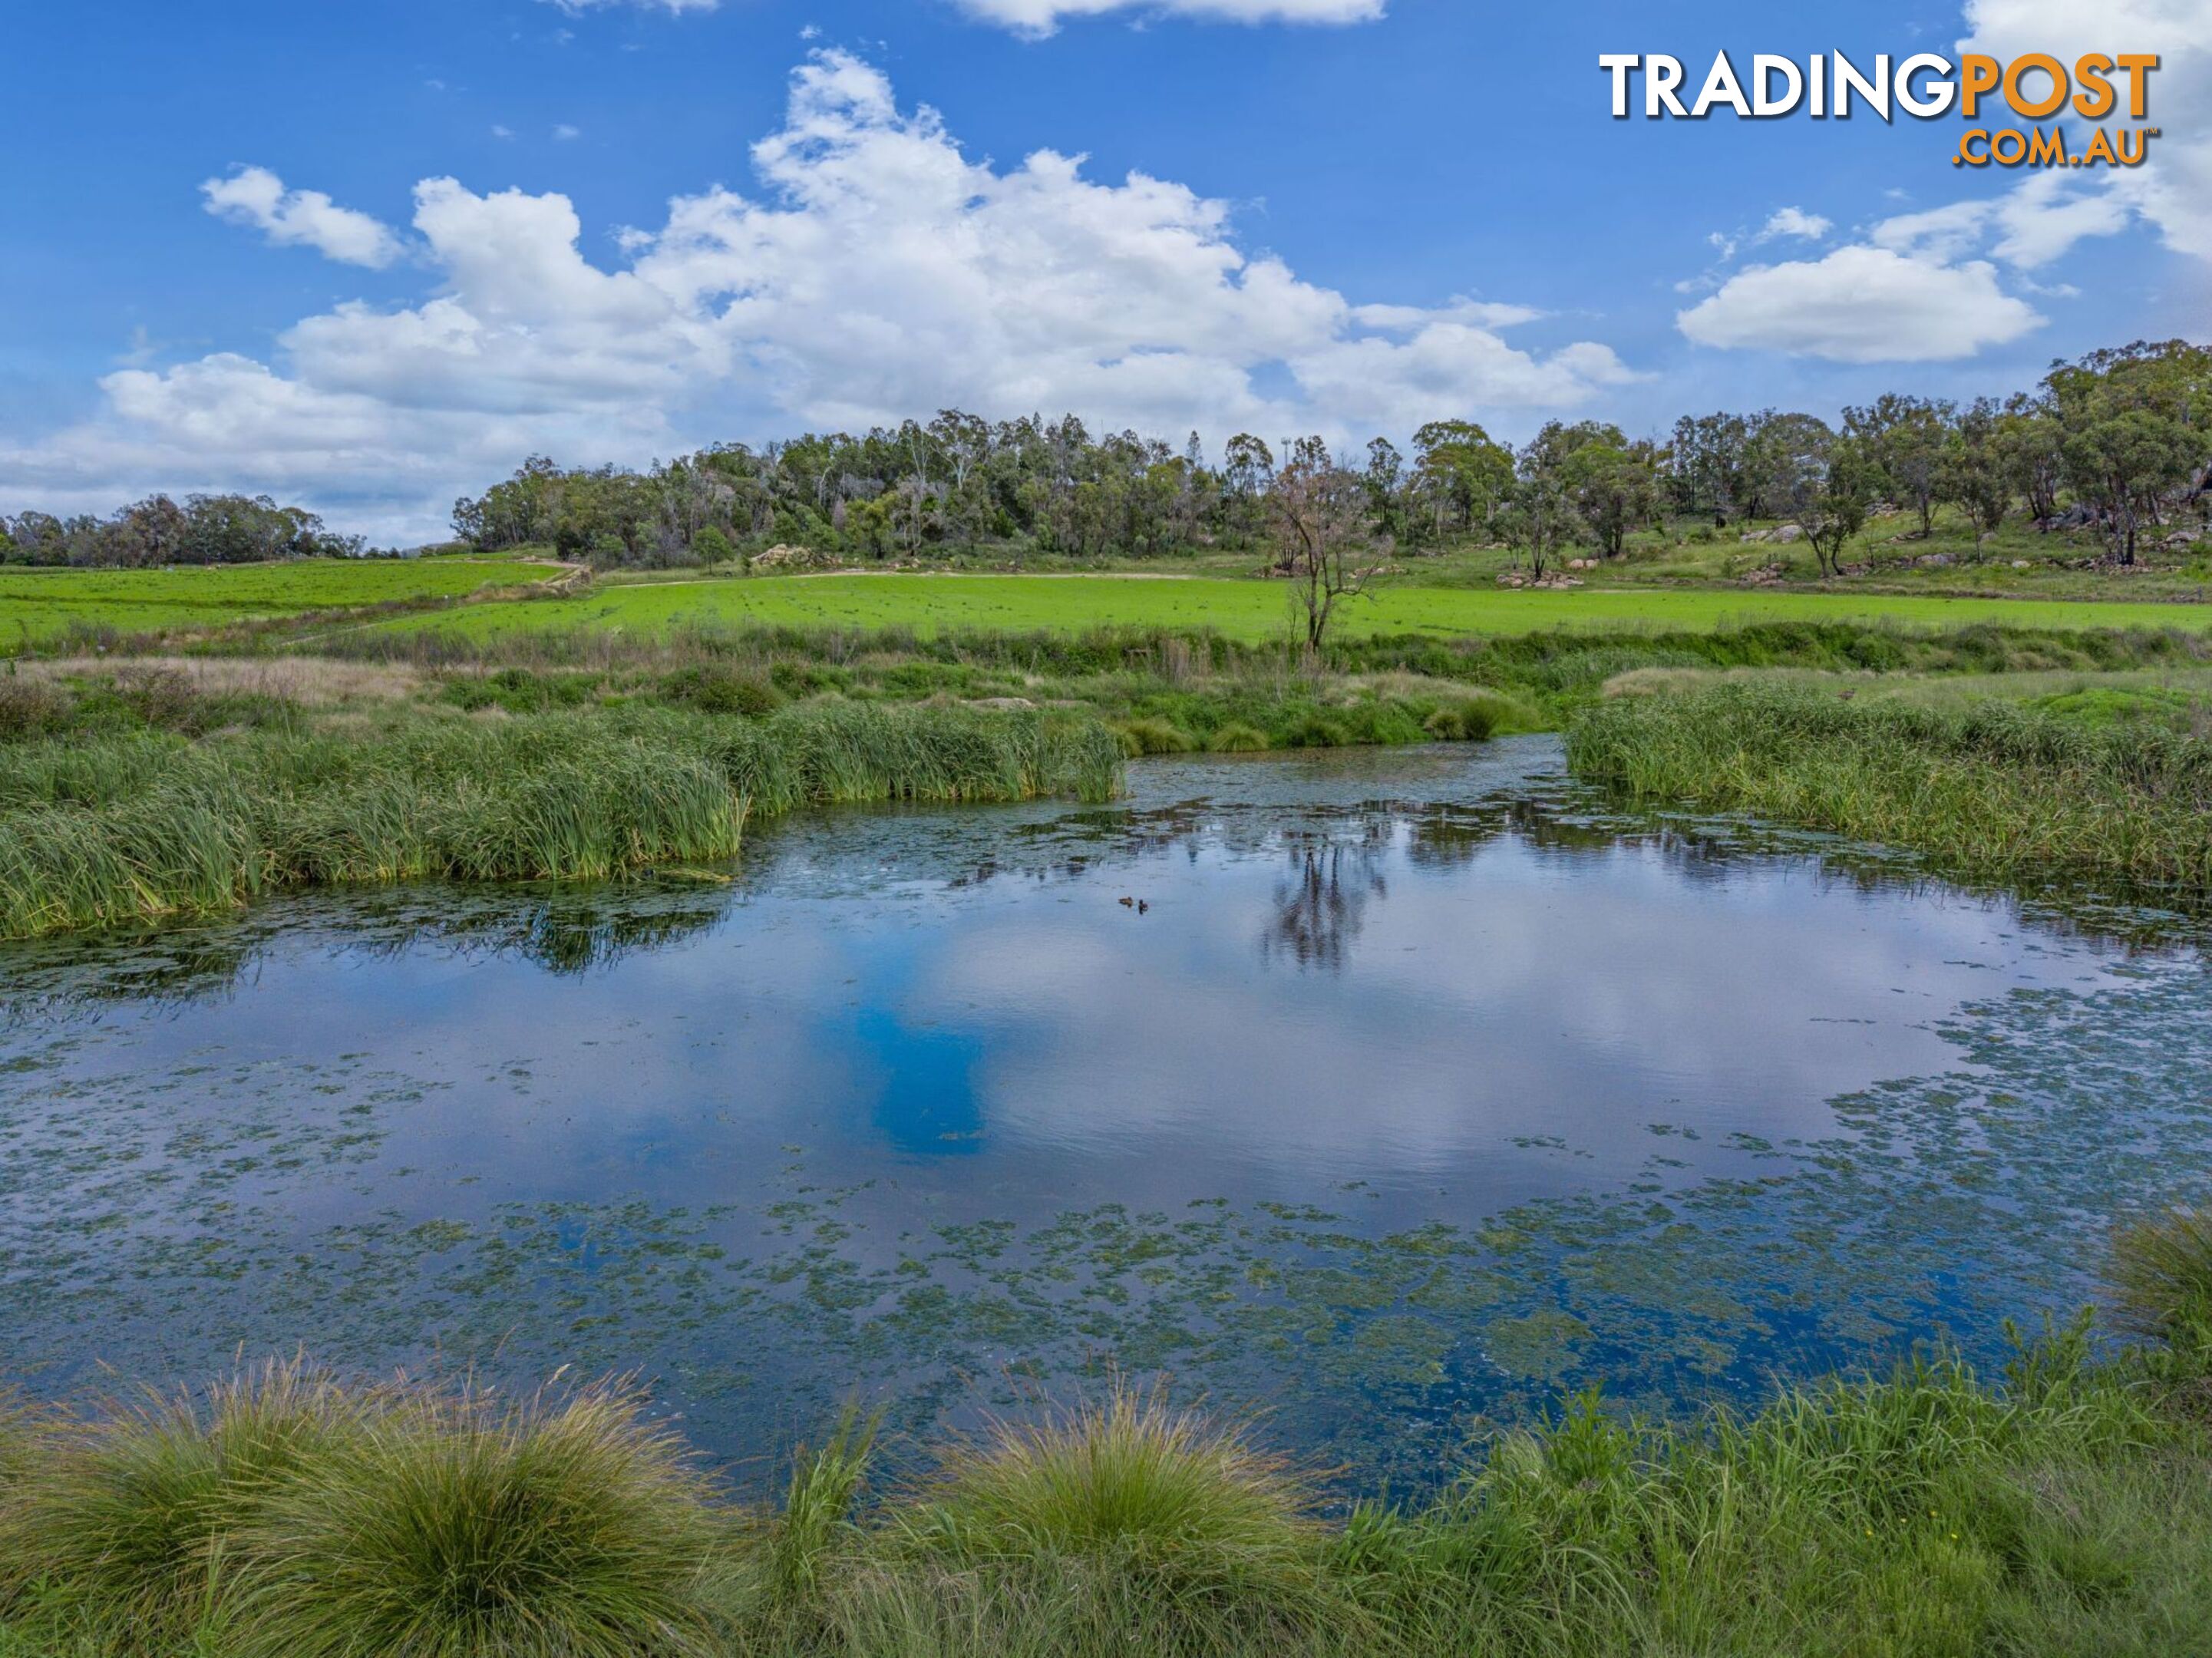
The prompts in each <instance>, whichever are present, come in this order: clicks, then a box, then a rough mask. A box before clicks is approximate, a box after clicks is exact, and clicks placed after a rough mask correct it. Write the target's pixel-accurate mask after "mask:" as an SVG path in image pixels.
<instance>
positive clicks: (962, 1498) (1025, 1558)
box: [891, 1386, 1336, 1649]
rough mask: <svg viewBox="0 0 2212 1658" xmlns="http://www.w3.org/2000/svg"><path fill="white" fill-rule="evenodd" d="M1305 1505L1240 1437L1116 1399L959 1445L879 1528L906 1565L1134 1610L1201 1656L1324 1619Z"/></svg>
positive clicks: (1157, 1404) (1277, 1469)
mask: <svg viewBox="0 0 2212 1658" xmlns="http://www.w3.org/2000/svg"><path fill="white" fill-rule="evenodd" d="M1313 1500H1314V1499H1313V1496H1312V1492H1311V1489H1310V1484H1309V1482H1308V1481H1307V1480H1306V1479H1304V1478H1303V1477H1302V1476H1301V1473H1300V1472H1299V1470H1298V1469H1297V1467H1295V1466H1294V1465H1292V1464H1291V1463H1290V1462H1289V1461H1285V1459H1283V1458H1281V1457H1279V1456H1277V1455H1273V1454H1272V1453H1270V1452H1268V1451H1266V1450H1264V1449H1262V1448H1260V1447H1259V1446H1258V1445H1257V1444H1256V1443H1255V1442H1254V1441H1253V1440H1252V1439H1251V1438H1250V1437H1249V1436H1248V1435H1247V1434H1246V1433H1245V1432H1243V1430H1239V1429H1237V1428H1236V1427H1234V1426H1224V1425H1221V1424H1218V1423H1215V1422H1212V1421H1210V1420H1209V1419H1208V1418H1206V1417H1204V1416H1202V1415H1200V1413H1198V1412H1194V1411H1191V1410H1186V1409H1179V1408H1176V1407H1175V1406H1172V1405H1171V1404H1170V1402H1169V1401H1168V1400H1166V1399H1165V1398H1164V1396H1163V1395H1161V1394H1158V1393H1142V1392H1138V1391H1134V1390H1132V1389H1130V1388H1127V1387H1119V1386H1117V1387H1116V1388H1115V1389H1114V1390H1113V1391H1112V1393H1111V1394H1109V1396H1108V1397H1107V1398H1106V1399H1105V1400H1103V1402H1099V1403H1095V1404H1091V1405H1085V1406H1079V1407H1077V1408H1074V1409H1071V1410H1068V1411H1065V1412H1060V1413H1057V1414H1054V1415H1051V1416H1048V1417H1047V1418H1044V1419H1042V1420H1041V1421H1037V1422H1032V1423H1000V1424H997V1425H995V1426H994V1428H992V1429H991V1430H989V1431H988V1432H987V1434H986V1435H984V1436H982V1437H981V1438H980V1439H977V1440H974V1441H967V1442H956V1443H955V1444H954V1445H953V1446H952V1447H951V1448H950V1449H949V1450H948V1451H946V1452H945V1455H944V1456H943V1458H942V1460H941V1462H940V1464H939V1469H938V1472H937V1474H936V1476H935V1478H934V1479H933V1480H932V1481H931V1482H930V1483H929V1484H928V1485H927V1487H926V1488H925V1489H924V1490H923V1491H922V1492H921V1494H920V1495H919V1496H918V1497H915V1499H913V1500H911V1501H910V1502H909V1503H908V1504H907V1505H905V1506H904V1507H903V1508H902V1509H900V1510H898V1511H897V1512H896V1514H895V1515H894V1516H893V1518H892V1521H891V1525H892V1527H894V1532H895V1535H896V1538H897V1540H898V1542H899V1544H900V1546H902V1549H903V1550H905V1551H907V1552H910V1553H911V1554H913V1555H914V1556H915V1557H916V1558H923V1559H927V1560H929V1561H931V1562H933V1563H934V1564H938V1565H939V1566H941V1567H949V1568H951V1569H953V1570H966V1571H969V1572H979V1571H980V1572H981V1573H983V1574H984V1575H985V1576H1009V1575H1011V1576H1014V1577H1018V1578H1021V1579H1024V1580H1025V1581H1026V1582H1027V1584H1028V1586H1029V1592H1032V1593H1034V1592H1036V1589H1037V1588H1038V1587H1039V1586H1040V1583H1041V1582H1056V1585H1057V1588H1058V1589H1059V1590H1060V1591H1062V1592H1065V1591H1066V1590H1067V1589H1069V1588H1071V1587H1073V1588H1075V1589H1077V1590H1078V1591H1079V1594H1078V1598H1079V1600H1081V1601H1083V1602H1085V1604H1086V1605H1088V1606H1091V1607H1092V1608H1093V1609H1095V1608H1096V1606H1098V1605H1100V1604H1108V1605H1118V1606H1125V1607H1138V1606H1140V1607H1142V1608H1144V1609H1145V1613H1146V1619H1147V1620H1148V1621H1150V1622H1152V1623H1153V1624H1155V1625H1157V1626H1158V1629H1159V1630H1160V1631H1163V1632H1166V1631H1176V1630H1180V1631H1183V1632H1184V1635H1185V1637H1188V1638H1193V1640H1194V1647H1196V1648H1197V1649H1202V1643H1200V1642H1199V1641H1197V1639H1196V1637H1202V1636H1204V1635H1206V1634H1207V1633H1208V1632H1213V1633H1225V1632H1228V1631H1235V1630H1237V1629H1239V1628H1243V1629H1244V1630H1246V1631H1248V1632H1249V1631H1250V1630H1251V1629H1253V1628H1255V1627H1281V1628H1285V1629H1297V1628H1301V1627H1305V1628H1310V1627H1312V1626H1313V1625H1315V1624H1316V1621H1317V1620H1318V1619H1322V1618H1323V1617H1325V1615H1326V1613H1327V1612H1328V1609H1330V1608H1331V1607H1333V1606H1335V1605H1336V1598H1335V1596H1334V1594H1332V1592H1331V1589H1330V1587H1329V1585H1328V1582H1326V1581H1325V1578H1324V1576H1323V1573H1322V1570H1321V1558H1322V1557H1321V1541H1322V1531H1321V1528H1320V1527H1319V1526H1318V1525H1317V1524H1316V1521H1314V1519H1313V1517H1312V1505H1313ZM1040 1570H1042V1572H1043V1573H1044V1575H1045V1576H1044V1578H1043V1579H1042V1580H1041V1579H1040V1578H1039V1577H1038V1576H1037V1574H1038V1573H1039V1572H1040Z"/></svg>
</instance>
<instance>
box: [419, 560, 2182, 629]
mask: <svg viewBox="0 0 2212 1658" xmlns="http://www.w3.org/2000/svg"><path fill="white" fill-rule="evenodd" d="M1290 603H1291V595H1290V592H1289V591H1288V589H1287V588H1285V586H1282V585H1280V584H1278V583H1273V582H1264V581H1251V580H1241V581H1240V580H1225V579H1220V578H1212V577H1196V578H1190V579H1187V580H1186V579H1155V578H1149V577H1143V576H1097V577H1061V576H981V575H884V576H877V575H838V576H768V577H757V578H753V579H750V580H700V581H690V582H668V581H663V582H649V583H638V584H635V585H617V584H608V585H604V586H599V587H596V588H594V589H593V590H592V591H591V592H588V593H585V594H583V595H580V596H579V597H577V598H573V599H559V600H549V601H545V602H544V603H534V604H528V605H497V606H489V605H487V606H482V607H477V608H473V609H471V610H468V611H466V612H465V613H461V614H446V613H441V614H440V615H437V616H419V617H404V618H399V619H396V620H394V621H392V622H390V623H380V624H376V625H379V626H382V627H386V628H392V629H451V630H453V631H456V632H458V633H459V634H461V635H465V636H468V637H472V638H486V637H489V636H491V635H496V634H500V633H505V632H514V631H534V632H543V631H549V630H555V629H573V628H597V629H623V630H625V631H629V632H655V631H661V630H665V629H668V628H671V627H673V626H678V625H684V624H702V625H710V626H711V625H721V626H728V625H734V624H742V623H763V624H767V625H772V626H784V627H802V628H824V627H843V628H853V629H882V628H907V629H913V630H914V631H915V632H916V633H918V634H924V635H932V634H935V633H938V632H940V631H944V630H949V629H991V630H998V631H1004V632H1008V633H1030V632H1040V631H1052V632H1083V631H1086V630H1088V629H1093V628H1102V627H1133V628H1176V629H1212V630H1214V631H1216V632H1218V633H1221V634H1224V635H1227V636H1229V637H1231V638H1237V639H1247V640H1256V639H1268V638H1274V637H1279V636H1280V635H1283V634H1284V633H1285V631H1286V630H1287V629H1288V627H1289V623H1290ZM1340 617H1341V619H1340V623H1339V624H1338V628H1339V632H1340V636H1342V637H1347V638H1353V637H1369V638H1372V637H1376V636H1379V635H1397V634H1427V635H1432V636H1435V637H1438V638H1449V637H1455V636H1459V635H1511V634H1527V633H1535V632H1539V631H1542V630H1544V629H1553V628H1595V629H1713V628H1719V627H1725V626H1729V625H1733V624H1740V623H1753V622H1784V621H1796V622H1811V621H1851V620H1876V619H1880V620H1887V621H1890V622H1896V623H1905V624H1908V625H1912V626H1922V627H1947V628H1955V627H1962V626H1965V625H1966V624H1967V623H1974V622H1996V623H2003V624H2005V625H2008V626H2013V627H2021V628H2135V627H2143V628H2187V629H2192V630H2195V631H2212V605H2197V604H2157V603H2095V602H2087V601H2081V602H2077V601H2068V600H2045V599H1983V598H1922V597H1919V596H1917V595H1882V594H1867V595H1863V596H1862V595H1857V594H1847V593H1806V592H1759V591H1756V590H1734V591H1730V590H1721V591H1712V592H1675V591H1653V590H1649V589H1644V590H1612V589H1598V588H1583V589H1570V590H1566V591H1553V592H1514V591H1510V590H1493V591H1491V592H1482V591H1480V590H1478V589H1473V588H1458V589H1454V588H1432V587H1420V586H1406V585H1401V586H1392V587H1389V588H1387V589H1383V590H1380V591H1378V592H1376V594H1375V595H1374V596H1373V597H1372V598H1362V599H1358V600H1356V601H1348V602H1347V603H1346V605H1345V607H1344V609H1343V610H1342V611H1341V612H1340Z"/></svg>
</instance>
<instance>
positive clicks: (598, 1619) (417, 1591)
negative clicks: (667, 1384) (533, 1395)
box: [224, 1388, 724, 1658]
mask: <svg viewBox="0 0 2212 1658" xmlns="http://www.w3.org/2000/svg"><path fill="white" fill-rule="evenodd" d="M723 1534H724V1533H723V1528H722V1527H721V1526H720V1524H719V1523H718V1520H717V1516H716V1514H715V1511H714V1508H713V1506H712V1505H711V1503H710V1501H709V1497H708V1490H707V1488H706V1486H705V1485H703V1484H702V1481H701V1480H700V1479H699V1478H698V1476H697V1475H696V1473H694V1472H693V1471H692V1469H691V1467H690V1462H689V1461H688V1459H687V1457H686V1455H685V1454H684V1451H683V1449H682V1448H681V1447H680V1446H679V1445H678V1443H677V1442H676V1441H675V1440H674V1439H673V1438H672V1437H671V1436H669V1435H668V1434H667V1433H665V1431H662V1430H657V1429H654V1428H653V1427H651V1426H649V1425H648V1424H647V1422H646V1421H645V1419H644V1418H643V1417H642V1416H641V1413H640V1409H639V1402H638V1401H637V1400H635V1399H634V1398H632V1397H630V1396H629V1395H627V1394H623V1392H621V1391H620V1390H618V1389H610V1388H592V1389H586V1390H585V1391H583V1392H581V1393H579V1394H574V1395H573V1396H570V1397H568V1398H566V1399H562V1400H557V1401H556V1400H545V1399H538V1400H531V1401H529V1402H527V1403H526V1404H522V1405H512V1406H502V1405H500V1404H498V1403H497V1402H495V1401H493V1400H485V1399H482V1398H477V1397H472V1396H470V1395H467V1394H461V1395H441V1394H430V1395H428V1396H427V1397H423V1398H419V1399H411V1400H407V1401H405V1402H404V1405H403V1406H400V1407H398V1408H394V1409H392V1410H390V1411H387V1412H384V1413H382V1414H381V1415H380V1416H379V1417H377V1418H374V1419H372V1420H371V1421H370V1422H369V1423H368V1424H367V1426H366V1428H365V1429H364V1430H362V1431H360V1432H358V1433H356V1434H353V1435H350V1436H346V1437H344V1438H343V1439H340V1440H338V1441H337V1442H333V1443H332V1444H331V1446H330V1447H329V1448H327V1450H326V1452H325V1455H320V1456H318V1457H315V1458H313V1459H311V1460H307V1461H302V1462H301V1463H300V1464H299V1465H298V1466H297V1467H295V1468H294V1469H293V1470H292V1471H291V1473H290V1477H289V1478H286V1479H280V1480H276V1481H274V1482H272V1483H270V1485H268V1487H267V1488H266V1489H265V1491H264V1493H263V1494H262V1497H261V1499H260V1501H259V1502H258V1503H257V1504H256V1505H255V1507H254V1509H253V1510H252V1512H251V1513H250V1514H248V1515H244V1516H242V1517H241V1520H240V1524H239V1525H238V1527H237V1529H236V1531H235V1533H234V1536H235V1540H236V1550H237V1556H238V1562H239V1564H238V1566H237V1569H236V1571H237V1581H236V1588H235V1590H234V1594H232V1595H231V1596H230V1597H229V1600H228V1604H227V1605H226V1606H225V1609H224V1610H225V1612H226V1614H227V1618H228V1620H229V1621H230V1623H231V1624H232V1625H233V1626H234V1628H235V1630H236V1637H235V1650H236V1651H237V1652H238V1653H239V1654H240V1655H241V1658H351V1655H355V1654H362V1653H372V1652H373V1653H379V1654H391V1655H395V1658H398V1655H416V1654H421V1655H426V1658H428V1655H439V1658H444V1655H453V1658H459V1655H463V1654H469V1655H474V1654H484V1655H499V1658H641V1655H681V1654H690V1653H699V1652H704V1651H706V1650H707V1649H708V1643H707V1631H708V1612H707V1600H706V1596H705V1594H703V1592H702V1585H703V1584H704V1582H706V1580H707V1578H708V1576H709V1574H710V1571H711V1568H712V1566H713V1564H714V1558H715V1556H716V1554H717V1552H718V1550H719V1549H720V1545H721V1542H722V1539H723Z"/></svg>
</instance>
